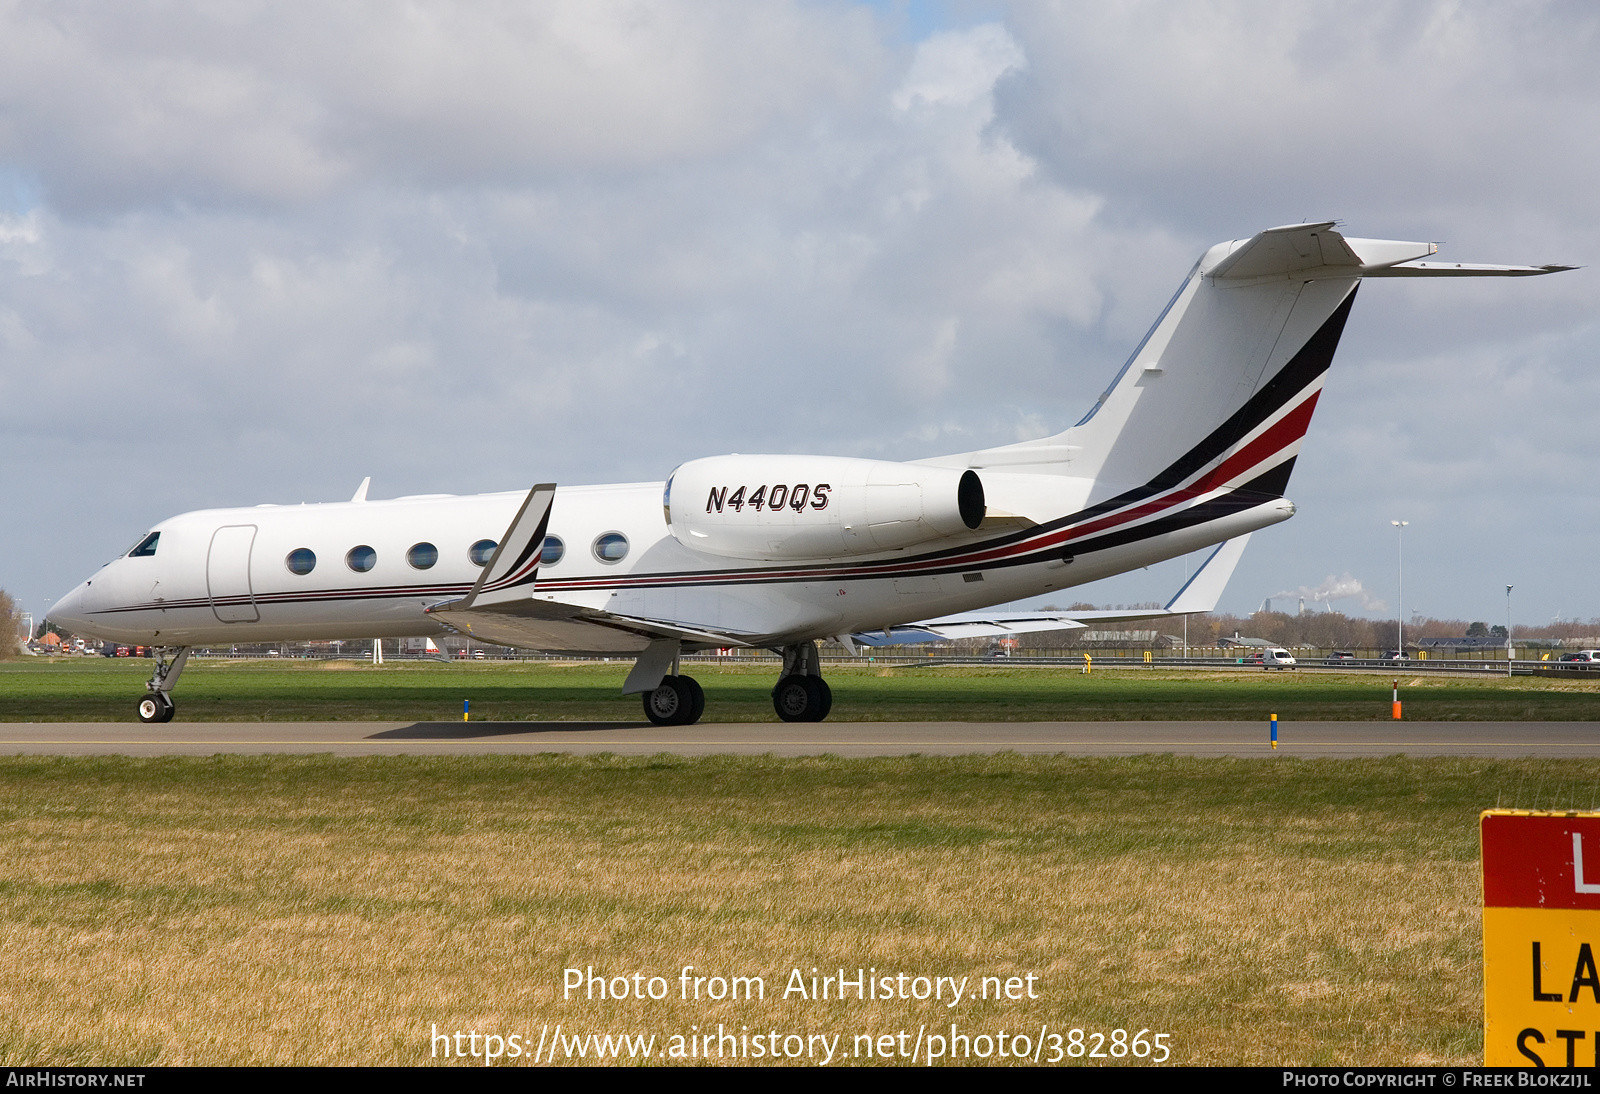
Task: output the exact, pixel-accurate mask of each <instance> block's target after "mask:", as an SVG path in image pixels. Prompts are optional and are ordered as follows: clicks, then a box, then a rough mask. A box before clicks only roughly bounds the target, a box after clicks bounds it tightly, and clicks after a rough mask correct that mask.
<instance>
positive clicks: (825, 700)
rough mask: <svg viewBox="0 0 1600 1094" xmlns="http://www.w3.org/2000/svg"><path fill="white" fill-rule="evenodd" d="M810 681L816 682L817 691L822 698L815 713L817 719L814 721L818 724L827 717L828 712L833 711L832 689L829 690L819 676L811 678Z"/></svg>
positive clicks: (826, 683)
mask: <svg viewBox="0 0 1600 1094" xmlns="http://www.w3.org/2000/svg"><path fill="white" fill-rule="evenodd" d="M811 679H813V680H815V681H816V682H817V691H818V692H819V693H820V694H821V696H822V703H821V706H820V709H819V710H818V712H817V717H816V718H815V721H818V722H820V721H822V720H823V719H824V718H826V717H827V716H828V712H829V711H830V710H832V709H833V689H832V688H830V687H829V686H828V682H827V681H826V680H824V679H823V678H822V677H820V676H813V677H812V678H811Z"/></svg>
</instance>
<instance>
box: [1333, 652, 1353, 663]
mask: <svg viewBox="0 0 1600 1094" xmlns="http://www.w3.org/2000/svg"><path fill="white" fill-rule="evenodd" d="M1355 659H1356V655H1355V654H1353V653H1351V652H1350V651H1349V650H1334V651H1333V652H1332V653H1330V654H1328V664H1330V665H1333V664H1337V663H1338V662H1340V661H1354V660H1355Z"/></svg>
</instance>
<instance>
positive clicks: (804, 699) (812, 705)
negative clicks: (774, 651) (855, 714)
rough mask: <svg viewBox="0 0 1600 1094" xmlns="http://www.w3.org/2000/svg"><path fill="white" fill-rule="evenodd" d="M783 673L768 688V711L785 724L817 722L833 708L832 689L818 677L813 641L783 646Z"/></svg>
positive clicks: (819, 669)
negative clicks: (771, 686)
mask: <svg viewBox="0 0 1600 1094" xmlns="http://www.w3.org/2000/svg"><path fill="white" fill-rule="evenodd" d="M779 652H781V653H782V654H783V674H782V675H781V676H779V677H778V683H777V686H776V687H774V688H773V689H772V709H773V710H775V711H777V712H778V717H779V718H782V719H783V720H784V721H785V722H820V721H822V720H823V719H824V718H826V717H827V716H828V711H830V710H831V709H833V690H832V689H831V688H829V687H828V683H827V681H826V680H824V679H823V678H822V665H821V660H820V659H819V658H818V656H817V644H816V643H815V642H801V643H799V644H798V645H794V646H785V647H783V649H782V650H781V651H779Z"/></svg>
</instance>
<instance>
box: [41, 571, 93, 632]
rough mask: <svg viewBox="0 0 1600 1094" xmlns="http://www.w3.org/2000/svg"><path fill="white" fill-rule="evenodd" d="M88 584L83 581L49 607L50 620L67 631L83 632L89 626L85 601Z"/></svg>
mask: <svg viewBox="0 0 1600 1094" xmlns="http://www.w3.org/2000/svg"><path fill="white" fill-rule="evenodd" d="M88 589H89V585H88V583H87V582H85V583H84V584H82V585H79V586H78V587H77V588H76V589H73V590H72V591H71V592H70V593H68V594H67V595H66V596H64V597H62V598H61V599H60V600H57V601H56V602H55V604H53V605H52V606H51V608H50V620H51V622H53V623H55V624H57V625H58V626H61V627H65V628H66V629H67V630H69V631H74V632H79V633H81V632H83V631H84V630H85V629H86V628H87V627H88V626H89V619H88V606H87V604H86V603H85V600H86V599H87V598H86V594H87V592H88Z"/></svg>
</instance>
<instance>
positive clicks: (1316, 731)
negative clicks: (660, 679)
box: [0, 721, 1600, 757]
mask: <svg viewBox="0 0 1600 1094" xmlns="http://www.w3.org/2000/svg"><path fill="white" fill-rule="evenodd" d="M540 752H565V753H580V754H583V753H588V754H592V753H599V752H613V753H617V754H620V755H653V754H656V753H671V754H675V755H680V756H705V755H713V754H718V753H725V754H736V755H761V754H764V753H772V754H774V755H779V756H812V755H820V754H825V753H831V754H833V755H838V756H905V755H911V754H916V753H921V754H925V755H934V756H955V755H963V754H969V753H992V752H1019V753H1034V754H1061V755H1070V756H1135V755H1144V754H1150V753H1155V754H1161V753H1172V754H1174V755H1179V756H1262V757H1270V756H1300V757H1313V756H1393V755H1400V754H1403V755H1408V756H1495V757H1509V756H1600V722H1392V721H1390V722H1281V723H1280V725H1279V741H1278V748H1277V750H1276V751H1273V749H1272V747H1271V745H1270V743H1269V740H1268V725H1267V723H1266V722H821V723H814V724H806V723H794V724H784V723H779V722H751V723H722V724H719V723H702V724H701V725H695V726H678V727H657V726H652V725H649V724H647V723H643V722H465V723H463V722H171V723H168V724H166V725H145V724H142V723H137V722H128V723H119V722H7V723H0V754H7V755H52V756H87V755H127V756H178V755H190V756H194V755H201V756H209V755H213V754H216V753H246V754H248V753H333V754H334V755H339V756H382V755H397V754H407V755H441V754H456V755H481V754H486V753H487V754H536V753H540Z"/></svg>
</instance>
